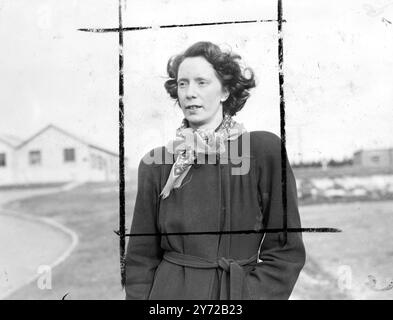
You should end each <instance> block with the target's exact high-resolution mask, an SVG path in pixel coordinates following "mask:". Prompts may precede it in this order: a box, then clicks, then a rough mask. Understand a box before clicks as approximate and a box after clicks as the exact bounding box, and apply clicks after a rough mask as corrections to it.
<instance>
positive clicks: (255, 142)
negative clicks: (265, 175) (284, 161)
mask: <svg viewBox="0 0 393 320" xmlns="http://www.w3.org/2000/svg"><path fill="white" fill-rule="evenodd" d="M250 144H251V150H252V153H253V154H254V156H255V157H256V158H257V159H262V158H266V157H267V158H273V159H278V158H279V157H280V156H281V138H280V137H279V136H277V135H276V134H274V133H272V132H270V131H251V132H250Z"/></svg>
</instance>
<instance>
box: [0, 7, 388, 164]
mask: <svg viewBox="0 0 393 320" xmlns="http://www.w3.org/2000/svg"><path fill="white" fill-rule="evenodd" d="M283 13H284V19H286V20H287V22H286V23H285V24H284V26H283V39H284V75H285V87H284V89H285V101H286V131H287V150H288V156H289V158H290V160H291V161H299V160H304V161H311V160H321V159H324V158H325V159H326V158H334V159H343V158H345V157H350V156H352V154H353V152H354V151H356V150H359V149H362V148H365V149H368V148H385V147H393V135H392V126H391V123H392V120H393V90H392V89H393V73H392V71H393V41H392V36H393V1H390V0H367V1H361V0H346V1H338V0H317V1H315V0H307V1H306V0H297V1H288V0H283ZM117 14H118V13H117V1H115V0H100V1H94V0H77V1H76V0H74V1H72V0H56V1H53V0H34V1H29V0H0V39H1V50H0V88H1V89H0V133H4V134H12V135H15V136H18V137H20V138H22V139H25V138H27V137H29V136H31V135H33V134H34V133H36V132H37V131H39V130H40V129H41V128H43V127H44V126H46V125H47V124H49V123H53V124H55V125H58V126H59V127H61V128H63V129H65V130H68V131H70V132H72V133H74V134H77V135H79V136H81V137H82V138H85V139H87V140H89V141H91V142H93V143H96V144H98V145H100V146H102V147H105V148H107V149H110V150H113V151H116V150H117V149H118V109H117V108H118V37H117V34H116V33H105V34H103V33H86V32H81V31H78V30H77V29H78V28H96V27H100V28H101V27H117V25H118V16H117ZM276 17H277V10H276V1H273V0H267V1H259V0H242V1H239V0H198V1H181V0H151V1H146V0H143V1H142V0H133V1H130V0H128V1H125V9H124V18H123V25H124V26H149V25H153V26H159V25H164V24H182V23H201V22H213V21H214V22H216V21H232V20H248V19H250V20H254V19H275V18H276ZM201 40H205V41H212V42H215V43H217V44H219V45H220V46H221V47H222V48H224V49H231V50H233V51H234V52H236V53H239V54H240V55H241V56H242V58H243V63H244V64H245V65H247V66H249V67H251V68H252V69H253V70H254V72H255V74H256V79H257V87H256V88H255V89H253V90H252V91H251V97H250V99H249V100H248V101H247V103H246V105H245V107H244V109H243V110H242V111H241V112H239V114H238V115H237V116H236V117H235V120H237V121H238V122H241V123H243V124H244V125H245V127H246V128H247V130H249V131H253V130H266V131H271V132H273V133H275V134H277V135H279V134H280V126H279V124H280V110H279V87H278V58H277V41H278V35H277V24H276V23H275V22H262V23H253V24H236V25H221V26H218V25H216V26H206V27H191V28H171V29H159V28H154V29H153V30H143V31H138V32H126V33H125V36H124V49H123V51H124V63H125V64H124V77H125V82H124V83H125V150H126V155H127V156H128V158H129V163H130V165H131V166H136V165H137V164H138V162H139V160H140V158H141V157H142V156H143V155H144V154H145V153H146V152H148V151H149V150H150V149H152V148H154V147H156V146H160V145H164V144H165V143H166V142H167V141H169V140H170V139H173V138H174V135H175V130H176V128H177V127H178V126H179V125H180V123H181V120H182V118H183V117H182V113H181V111H180V110H179V109H178V107H177V106H175V105H174V101H173V100H171V99H170V98H169V97H168V95H167V93H166V92H165V89H164V87H163V84H164V82H165V80H166V77H167V75H166V63H167V61H168V59H169V58H170V57H171V56H172V55H174V54H178V53H180V52H182V51H184V50H185V49H186V48H187V47H188V46H190V45H192V44H193V43H194V42H196V41H201Z"/></svg>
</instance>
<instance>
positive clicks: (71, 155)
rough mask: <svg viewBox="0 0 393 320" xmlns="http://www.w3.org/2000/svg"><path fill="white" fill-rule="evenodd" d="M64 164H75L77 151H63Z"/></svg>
mask: <svg viewBox="0 0 393 320" xmlns="http://www.w3.org/2000/svg"><path fill="white" fill-rule="evenodd" d="M63 155H64V162H75V149H74V148H67V149H64V150H63Z"/></svg>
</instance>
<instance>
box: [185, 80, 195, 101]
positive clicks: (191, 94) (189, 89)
mask: <svg viewBox="0 0 393 320" xmlns="http://www.w3.org/2000/svg"><path fill="white" fill-rule="evenodd" d="M195 96H196V90H195V86H194V85H193V84H191V83H190V84H189V85H188V86H187V89H186V97H187V98H195Z"/></svg>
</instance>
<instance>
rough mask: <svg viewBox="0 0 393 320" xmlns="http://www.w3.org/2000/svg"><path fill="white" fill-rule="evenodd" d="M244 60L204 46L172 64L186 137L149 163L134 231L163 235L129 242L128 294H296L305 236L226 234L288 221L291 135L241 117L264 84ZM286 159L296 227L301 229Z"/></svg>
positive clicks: (171, 89) (172, 88) (291, 220)
mask: <svg viewBox="0 0 393 320" xmlns="http://www.w3.org/2000/svg"><path fill="white" fill-rule="evenodd" d="M239 59H240V56H238V55H235V54H232V53H227V52H223V51H221V50H220V48H219V47H218V46H217V45H215V44H212V43H210V42H198V43H195V44H194V45H192V46H191V47H190V48H188V49H187V50H186V51H185V52H184V53H183V54H180V55H178V56H175V57H173V58H172V59H170V60H169V62H168V67H167V71H168V75H169V77H170V79H169V80H168V81H167V82H166V83H165V88H166V90H167V92H168V93H169V95H170V96H171V97H172V98H174V99H176V101H177V102H178V104H179V106H180V108H181V110H182V112H183V113H184V119H183V122H182V125H181V127H180V128H179V129H177V135H176V139H175V140H174V141H172V142H171V143H169V144H168V145H167V146H166V147H160V148H156V149H154V150H152V151H150V152H149V153H147V154H146V155H145V156H144V157H143V159H142V160H141V162H140V164H139V169H138V170H139V171H138V191H137V197H136V202H135V208H134V215H133V221H132V226H131V234H138V233H139V234H140V233H149V234H153V235H146V236H133V237H130V238H129V242H128V248H127V254H126V299H220V300H226V299H288V298H289V296H290V294H291V292H292V289H293V287H294V285H295V282H296V280H297V278H298V275H299V272H300V270H301V269H302V267H303V265H304V262H305V250H304V246H303V242H302V236H301V233H294V232H290V233H288V234H287V241H286V243H285V244H284V243H283V241H282V240H283V234H282V233H266V234H262V233H232V234H231V233H219V232H217V231H241V230H250V229H251V230H255V229H262V228H267V229H271V228H282V226H283V206H282V200H281V199H282V198H281V156H280V154H281V140H280V139H279V138H278V137H277V136H276V135H274V134H272V133H269V132H266V131H253V132H247V131H246V130H245V129H244V127H243V125H241V124H239V123H237V122H236V121H234V120H233V119H232V116H233V115H235V114H236V113H237V112H238V111H239V110H241V109H242V107H243V106H244V104H245V102H246V100H247V98H248V96H249V89H251V88H253V87H255V81H254V75H253V72H252V71H251V70H250V69H244V70H242V68H241V67H240V65H239ZM246 73H248V74H249V76H248V77H246ZM231 150H235V151H236V152H232V151H231ZM239 151H240V154H241V156H239ZM152 159H153V161H152ZM159 159H165V160H166V161H164V163H160V161H159ZM168 159H169V160H171V161H168ZM239 159H240V160H241V161H239ZM154 160H155V161H154ZM212 160H215V161H212ZM286 161H287V179H288V180H287V186H288V188H287V225H288V227H289V228H299V227H300V218H299V212H298V208H297V193H296V184H295V179H294V176H293V173H292V170H291V168H290V166H289V163H288V160H287V159H286ZM236 170H237V171H236ZM192 232H200V233H199V234H192ZM206 232H210V233H206ZM161 233H164V234H163V235H161ZM166 233H181V234H174V235H170V234H169V235H168V234H166ZM190 233H191V234H190Z"/></svg>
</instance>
